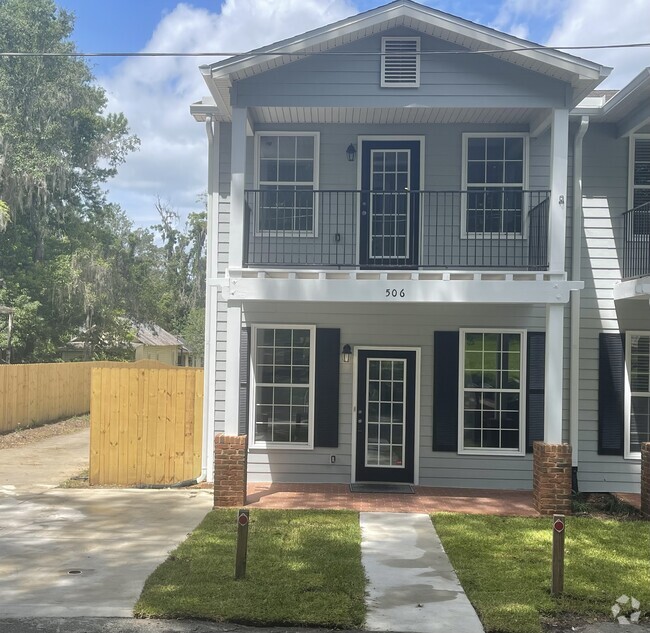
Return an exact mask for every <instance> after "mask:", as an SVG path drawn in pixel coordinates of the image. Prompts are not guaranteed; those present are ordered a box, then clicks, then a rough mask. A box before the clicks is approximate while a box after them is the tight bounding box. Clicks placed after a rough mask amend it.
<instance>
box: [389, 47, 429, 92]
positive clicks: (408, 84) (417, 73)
mask: <svg viewBox="0 0 650 633" xmlns="http://www.w3.org/2000/svg"><path fill="white" fill-rule="evenodd" d="M421 39H422V38H420V37H419V36H417V37H414V36H404V37H398V36H395V37H382V38H381V83H380V86H381V87H382V88H419V87H420V41H421ZM406 41H410V42H415V51H410V52H402V53H397V52H392V53H386V42H406ZM400 56H403V57H407V56H408V57H413V56H415V80H414V81H413V82H406V81H403V82H399V83H393V82H388V83H387V81H386V58H387V57H400Z"/></svg>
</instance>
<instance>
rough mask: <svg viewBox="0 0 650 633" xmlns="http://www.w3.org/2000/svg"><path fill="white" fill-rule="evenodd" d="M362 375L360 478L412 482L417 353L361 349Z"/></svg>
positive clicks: (359, 384)
mask: <svg viewBox="0 0 650 633" xmlns="http://www.w3.org/2000/svg"><path fill="white" fill-rule="evenodd" d="M358 358H359V364H358V375H357V451H356V462H357V463H356V479H357V481H386V482H390V481H393V482H409V483H410V482H412V481H413V472H414V469H413V465H414V464H413V459H414V445H415V444H414V442H415V371H416V363H415V352H414V351H408V350H379V349H377V350H362V351H360V352H359V357H358Z"/></svg>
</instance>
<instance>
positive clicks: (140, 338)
mask: <svg viewBox="0 0 650 633" xmlns="http://www.w3.org/2000/svg"><path fill="white" fill-rule="evenodd" d="M136 327H137V331H136V333H135V340H136V343H142V344H143V345H152V346H161V347H168V346H170V345H171V346H176V347H185V345H184V343H183V341H182V340H181V339H180V338H179V337H178V336H175V335H174V334H170V333H169V332H168V331H167V330H164V329H163V328H161V327H160V326H159V325H156V324H155V323H148V324H145V323H140V324H136Z"/></svg>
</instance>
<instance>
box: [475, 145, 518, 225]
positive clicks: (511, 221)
mask: <svg viewBox="0 0 650 633" xmlns="http://www.w3.org/2000/svg"><path fill="white" fill-rule="evenodd" d="M464 143H465V147H464V153H465V161H464V164H463V187H464V188H465V189H466V190H467V193H466V199H465V200H463V202H464V214H465V218H464V222H465V231H466V232H467V233H498V234H509V233H522V232H523V229H524V217H523V210H524V189H525V188H526V186H525V183H526V168H527V165H526V160H527V159H526V155H527V151H526V148H527V138H526V137H525V136H523V135H512V134H510V135H504V136H498V135H481V136H478V135H477V136H475V135H469V134H467V135H464Z"/></svg>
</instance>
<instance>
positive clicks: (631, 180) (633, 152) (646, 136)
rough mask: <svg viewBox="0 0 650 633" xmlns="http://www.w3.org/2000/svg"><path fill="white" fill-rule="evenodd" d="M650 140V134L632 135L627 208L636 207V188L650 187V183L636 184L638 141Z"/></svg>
mask: <svg viewBox="0 0 650 633" xmlns="http://www.w3.org/2000/svg"><path fill="white" fill-rule="evenodd" d="M637 139H641V140H650V134H633V135H632V136H630V143H629V153H628V163H627V210H628V211H631V210H632V209H633V208H634V190H635V189H650V185H636V186H635V185H634V164H635V162H636V141H637Z"/></svg>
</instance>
